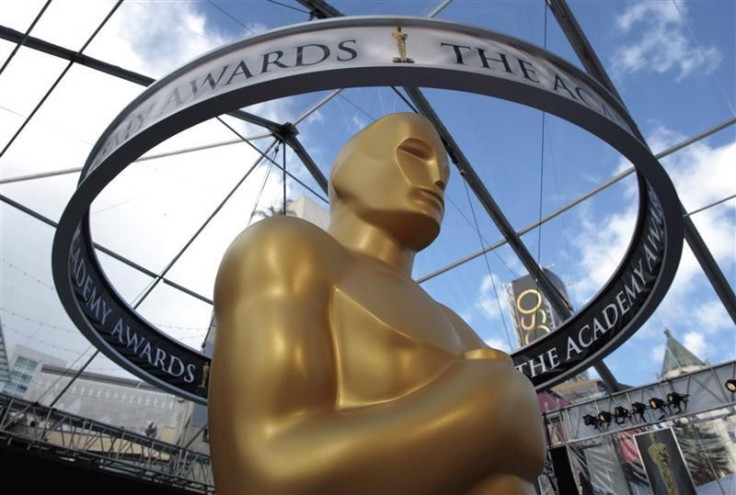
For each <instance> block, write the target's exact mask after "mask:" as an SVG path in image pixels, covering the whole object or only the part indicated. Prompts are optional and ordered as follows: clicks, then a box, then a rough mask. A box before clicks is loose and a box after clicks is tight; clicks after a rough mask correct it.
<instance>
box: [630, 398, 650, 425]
mask: <svg viewBox="0 0 736 495" xmlns="http://www.w3.org/2000/svg"><path fill="white" fill-rule="evenodd" d="M646 410H647V406H646V404H642V403H641V402H634V403H633V404H631V412H632V413H633V414H638V415H639V418H641V420H642V422H646V419H645V418H644V413H645V412H646Z"/></svg>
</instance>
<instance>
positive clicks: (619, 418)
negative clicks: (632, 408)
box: [613, 404, 643, 425]
mask: <svg viewBox="0 0 736 495" xmlns="http://www.w3.org/2000/svg"><path fill="white" fill-rule="evenodd" d="M642 405H643V404H642ZM613 418H614V421H615V422H616V424H617V425H622V424H624V423H626V420H627V419H628V418H631V413H629V410H628V409H626V408H625V407H622V406H616V407H614V408H613Z"/></svg>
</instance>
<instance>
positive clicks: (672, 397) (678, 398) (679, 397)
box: [667, 392, 690, 414]
mask: <svg viewBox="0 0 736 495" xmlns="http://www.w3.org/2000/svg"><path fill="white" fill-rule="evenodd" d="M688 397H690V396H689V395H686V394H678V393H677V392H670V393H669V394H667V404H669V405H670V406H672V407H674V408H675V409H677V413H678V414H680V413H681V412H682V406H681V404H683V403H684V404H685V406H687V398H688Z"/></svg>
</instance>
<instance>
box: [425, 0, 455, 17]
mask: <svg viewBox="0 0 736 495" xmlns="http://www.w3.org/2000/svg"><path fill="white" fill-rule="evenodd" d="M451 3H452V0H444V2H442V3H441V4H439V5H438V6H437V7H435V8H434V10H433V11H432V12H430V13H429V14H427V17H429V18H430V19H431V18H433V17H436V16H437V15H439V13H440V12H442V11H443V10H445V8H447V6H448V5H450V4H451Z"/></svg>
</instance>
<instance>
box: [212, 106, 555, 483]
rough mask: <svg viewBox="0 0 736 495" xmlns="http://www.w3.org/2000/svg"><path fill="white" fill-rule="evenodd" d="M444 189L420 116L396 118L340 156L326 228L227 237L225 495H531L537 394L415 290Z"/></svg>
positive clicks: (216, 365)
mask: <svg viewBox="0 0 736 495" xmlns="http://www.w3.org/2000/svg"><path fill="white" fill-rule="evenodd" d="M448 178H449V168H448V164H447V158H446V155H445V152H444V147H443V144H442V141H441V139H440V137H439V135H438V134H437V132H436V130H435V129H434V128H433V127H432V125H431V124H430V123H429V121H428V120H426V119H425V118H424V117H422V116H418V115H414V114H394V115H389V116H387V117H385V118H383V119H381V120H379V121H377V122H375V123H374V124H372V125H370V126H369V127H367V128H366V129H364V130H363V131H362V132H360V133H359V134H357V135H356V136H355V137H353V139H351V140H350V142H348V144H347V145H346V146H345V147H344V148H343V149H342V150H341V152H340V153H339V155H338V156H337V158H336V160H335V163H334V166H333V169H332V173H331V178H330V187H329V193H330V204H331V212H330V215H331V221H330V226H329V229H328V231H327V232H325V231H323V230H321V229H319V228H318V227H315V226H313V225H312V224H310V223H308V222H306V221H303V220H300V219H296V218H291V217H285V216H281V217H277V218H270V219H267V220H263V221H261V222H259V223H257V224H256V225H253V226H251V227H249V228H248V229H247V230H246V231H245V232H243V233H242V234H241V235H240V236H239V237H238V238H237V239H236V240H235V241H234V242H233V244H232V245H231V247H230V248H229V250H228V251H227V253H226V254H225V256H224V258H223V260H222V264H221V265H220V269H219V272H218V275H217V281H216V284H215V311H216V317H217V335H216V341H215V351H214V357H213V364H212V371H211V381H210V393H209V428H210V438H211V450H212V461H213V470H214V476H215V482H216V490H217V493H218V495H250V494H264V495H277V494H278V495H282V494H283V495H298V494H318V495H328V494H338V495H339V494H346V495H352V494H366V495H380V494H401V495H411V494H437V495H448V494H473V495H475V494H500V495H515V494H533V493H534V488H533V485H532V484H533V482H534V480H535V479H536V478H537V476H538V475H539V473H540V472H541V469H542V464H543V460H544V442H543V433H542V432H543V430H542V425H541V417H540V412H539V406H538V404H537V399H536V395H535V393H534V389H533V387H532V385H531V383H530V382H529V380H528V379H527V378H526V377H525V376H524V375H522V374H521V373H520V372H518V371H517V370H516V369H515V368H514V367H513V366H512V364H511V360H510V358H509V356H508V355H506V354H504V353H503V352H501V351H498V350H494V349H491V348H489V347H488V346H486V345H485V344H484V343H483V341H482V340H481V339H480V338H479V337H478V336H477V335H476V334H475V333H474V332H473V330H472V329H471V328H470V327H469V326H468V325H467V324H466V323H465V322H464V321H463V320H462V319H461V318H460V317H458V316H457V315H456V314H455V313H453V312H452V311H451V310H450V309H449V308H447V307H445V306H443V305H441V304H439V303H437V302H436V301H434V300H433V299H432V298H431V297H429V295H427V293H426V292H424V290H422V288H421V287H420V286H419V285H418V284H417V283H415V282H414V281H413V280H412V279H411V271H412V264H413V260H414V255H415V254H416V253H417V252H418V251H420V250H421V249H423V248H425V247H427V246H428V245H429V244H430V243H431V242H432V241H433V240H434V239H435V238H436V237H437V235H438V233H439V230H440V222H441V220H442V217H443V213H444V189H445V186H446V184H447V180H448Z"/></svg>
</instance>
